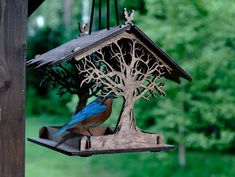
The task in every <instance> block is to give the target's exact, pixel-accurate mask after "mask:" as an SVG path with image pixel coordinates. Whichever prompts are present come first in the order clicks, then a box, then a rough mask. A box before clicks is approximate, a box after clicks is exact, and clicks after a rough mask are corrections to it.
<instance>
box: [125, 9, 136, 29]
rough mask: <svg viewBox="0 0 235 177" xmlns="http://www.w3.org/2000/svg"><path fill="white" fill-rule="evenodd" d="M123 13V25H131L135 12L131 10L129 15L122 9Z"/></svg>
mask: <svg viewBox="0 0 235 177" xmlns="http://www.w3.org/2000/svg"><path fill="white" fill-rule="evenodd" d="M123 13H124V18H125V19H126V22H125V23H124V24H125V25H128V24H129V25H133V23H132V20H133V19H134V16H135V11H134V10H131V11H130V13H129V12H128V11H127V9H126V8H124V9H123Z"/></svg>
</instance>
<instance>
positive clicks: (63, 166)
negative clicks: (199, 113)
mask: <svg viewBox="0 0 235 177" xmlns="http://www.w3.org/2000/svg"><path fill="white" fill-rule="evenodd" d="M56 123H57V124H59V123H61V124H63V123H64V121H63V120H61V119H59V118H57V119H56V118H53V117H49V118H47V116H42V117H40V118H28V119H27V128H26V134H27V137H31V136H37V134H38V129H39V128H40V127H41V126H44V125H53V124H54V125H55V124H56ZM93 176H95V177H111V176H112V177H154V176H159V177H234V176H235V156H232V155H228V154H219V153H218V154H217V153H206V152H188V153H187V166H186V167H185V168H180V167H179V166H178V159H177V154H176V152H160V153H134V154H113V155H98V156H92V157H88V158H82V157H68V156H65V155H62V154H60V153H57V152H54V151H52V150H49V149H46V148H43V147H40V146H37V145H35V144H32V143H29V142H27V143H26V177H93Z"/></svg>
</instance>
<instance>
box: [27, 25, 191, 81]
mask: <svg viewBox="0 0 235 177" xmlns="http://www.w3.org/2000/svg"><path fill="white" fill-rule="evenodd" d="M125 32H128V33H129V34H134V35H135V36H136V37H137V38H138V39H139V40H140V41H141V42H143V43H144V44H145V45H146V46H147V47H148V48H149V49H150V50H151V52H153V53H154V54H155V55H157V56H158V57H159V58H160V59H161V60H162V61H163V62H165V63H166V64H167V65H168V66H169V67H170V68H171V69H172V71H171V74H170V75H169V76H167V78H168V79H170V80H173V81H175V82H177V83H180V77H182V78H184V79H186V80H189V81H191V80H192V78H191V77H190V75H189V74H188V73H187V72H186V71H184V70H183V69H182V68H181V67H180V66H179V65H178V64H177V63H176V62H175V61H174V60H173V59H172V58H171V57H170V56H169V55H167V54H166V53H165V52H164V51H163V50H162V49H161V48H160V47H159V46H158V45H156V44H155V43H154V42H153V41H152V40H151V39H150V38H149V37H148V36H147V35H145V34H144V33H143V32H142V31H141V30H140V29H139V28H138V27H137V26H135V25H126V26H121V27H120V26H116V27H113V28H110V29H109V30H107V29H104V30H100V31H97V32H93V33H91V34H90V35H84V36H81V37H78V38H77V39H73V40H71V41H69V42H67V43H65V44H63V45H61V46H59V47H57V48H55V49H52V50H50V51H48V52H47V53H44V54H42V55H37V56H36V57H35V58H34V59H32V60H30V61H28V62H27V65H28V66H31V65H36V67H37V68H38V67H42V66H46V65H52V66H53V65H58V64H60V63H62V62H63V61H67V60H70V59H72V58H74V57H78V56H83V57H84V55H85V56H86V54H87V52H89V51H91V50H93V49H95V48H97V47H99V46H102V45H103V44H105V43H107V42H109V41H110V40H112V39H114V38H116V37H118V36H120V35H122V34H123V33H125Z"/></svg>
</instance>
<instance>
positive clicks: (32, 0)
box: [28, 0, 44, 17]
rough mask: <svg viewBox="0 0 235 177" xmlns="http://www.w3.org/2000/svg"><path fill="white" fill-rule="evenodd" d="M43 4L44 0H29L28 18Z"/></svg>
mask: <svg viewBox="0 0 235 177" xmlns="http://www.w3.org/2000/svg"><path fill="white" fill-rule="evenodd" d="M43 2H44V0H36V1H35V0H29V3H28V17H29V16H30V15H31V14H32V13H33V12H34V11H35V10H36V9H37V8H38V7H39V6H40V5H41V4H42V3H43Z"/></svg>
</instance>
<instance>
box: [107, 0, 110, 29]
mask: <svg viewBox="0 0 235 177" xmlns="http://www.w3.org/2000/svg"><path fill="white" fill-rule="evenodd" d="M109 13H110V0H107V29H108V30H109V29H110V15H109Z"/></svg>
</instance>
